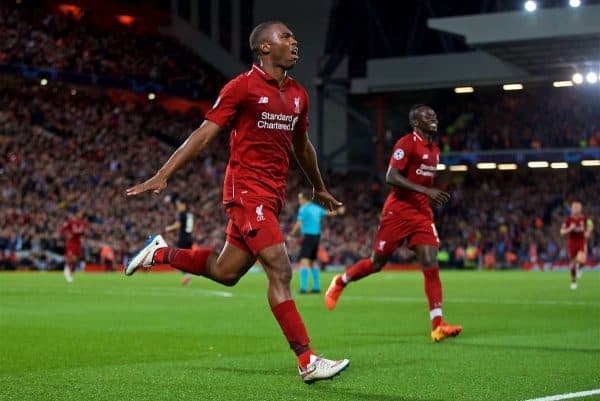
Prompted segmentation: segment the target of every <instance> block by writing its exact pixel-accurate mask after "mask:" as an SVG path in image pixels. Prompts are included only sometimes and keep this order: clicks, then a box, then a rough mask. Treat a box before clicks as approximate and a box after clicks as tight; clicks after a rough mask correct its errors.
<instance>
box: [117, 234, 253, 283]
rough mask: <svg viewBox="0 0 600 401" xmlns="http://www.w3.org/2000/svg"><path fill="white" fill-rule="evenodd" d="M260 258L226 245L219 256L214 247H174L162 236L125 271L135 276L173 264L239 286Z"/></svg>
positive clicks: (152, 240) (181, 268) (136, 257)
mask: <svg viewBox="0 0 600 401" xmlns="http://www.w3.org/2000/svg"><path fill="white" fill-rule="evenodd" d="M255 261H256V257H254V255H252V254H251V253H250V252H248V251H246V250H244V249H241V248H238V247H237V246H234V245H232V244H230V243H229V242H226V243H225V246H224V247H223V249H222V250H221V253H220V254H219V255H217V253H216V252H214V251H213V250H212V249H210V248H194V249H180V248H170V247H168V246H167V243H166V242H165V241H164V239H162V237H161V236H160V235H158V236H154V237H151V239H150V240H149V242H148V243H147V244H146V245H145V246H144V248H142V250H141V251H140V252H138V254H137V255H136V256H134V257H133V258H132V259H131V261H130V262H129V264H128V265H127V268H126V270H125V274H126V275H131V274H133V273H135V271H137V269H139V268H140V267H145V268H151V267H152V266H154V265H155V264H169V265H171V266H172V267H174V268H176V269H179V270H181V271H183V272H185V273H189V274H193V275H197V276H204V277H206V278H208V279H211V280H213V281H216V282H218V283H220V284H223V285H226V286H233V285H235V284H236V283H237V282H238V281H239V279H240V278H241V277H242V276H243V275H244V274H246V272H247V271H248V270H249V269H250V268H251V267H252V265H254V262H255Z"/></svg>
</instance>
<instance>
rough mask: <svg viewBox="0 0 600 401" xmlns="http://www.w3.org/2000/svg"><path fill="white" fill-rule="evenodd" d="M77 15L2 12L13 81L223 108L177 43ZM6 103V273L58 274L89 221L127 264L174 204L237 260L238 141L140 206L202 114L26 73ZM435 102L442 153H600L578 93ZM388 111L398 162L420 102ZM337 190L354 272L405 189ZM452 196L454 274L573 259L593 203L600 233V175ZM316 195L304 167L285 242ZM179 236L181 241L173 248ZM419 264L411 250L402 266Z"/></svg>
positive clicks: (334, 240)
mask: <svg viewBox="0 0 600 401" xmlns="http://www.w3.org/2000/svg"><path fill="white" fill-rule="evenodd" d="M18 3H19V2H17V4H18ZM64 11H65V10H63V12H57V11H56V10H55V11H52V12H51V11H49V10H48V9H46V8H43V7H40V8H35V7H27V8H20V7H16V6H10V7H9V6H6V5H5V4H3V5H0V38H1V40H0V69H2V68H4V69H10V68H13V69H14V68H26V69H29V68H31V69H37V71H49V72H57V71H61V72H68V73H72V74H75V75H74V76H75V77H79V78H81V79H82V80H83V81H85V79H83V78H86V79H91V80H92V81H93V82H100V81H102V80H105V81H106V80H108V81H106V82H109V83H110V82H113V83H114V82H121V81H127V82H134V83H139V84H142V85H146V84H148V85H161V87H163V88H164V93H168V94H180V93H185V95H186V96H187V97H188V98H191V99H195V100H202V101H204V102H212V100H214V98H215V97H216V95H217V93H218V91H219V89H220V88H221V87H222V85H223V83H224V82H225V81H226V80H225V78H224V77H223V76H222V75H221V74H220V73H218V72H217V71H216V70H215V69H214V68H213V67H211V66H210V65H209V64H208V63H206V62H204V61H203V60H202V59H201V58H200V57H198V56H197V55H195V54H194V53H193V52H191V51H190V50H189V49H187V48H185V47H184V46H182V45H181V44H179V42H177V41H176V40H174V39H172V38H170V37H168V36H165V35H161V34H159V33H157V32H156V31H155V32H151V33H145V34H136V35H132V34H131V29H132V28H131V26H127V24H126V23H124V21H119V22H115V23H114V26H110V27H104V28H102V27H100V26H98V25H97V24H93V23H92V22H91V20H90V17H89V15H88V14H87V13H86V12H85V10H83V9H79V8H76V9H74V10H73V11H69V10H67V11H66V12H64ZM3 71H4V70H3ZM10 71H13V70H10ZM21 75H23V74H21ZM25 76H26V74H25ZM90 77H91V78H90ZM111 80H112V81H111ZM105 81H103V82H105ZM86 82H87V81H86ZM109 86H110V85H109ZM0 89H1V90H0V203H1V205H2V207H1V208H0V252H1V253H0V267H4V268H14V267H16V266H17V265H20V264H21V265H28V266H31V267H36V268H39V269H47V268H52V267H55V266H56V265H57V264H58V263H60V257H59V255H61V254H62V249H63V247H64V239H63V238H62V236H61V234H60V227H61V225H62V223H63V222H64V221H65V220H66V219H67V218H68V217H69V216H71V215H75V214H77V213H81V214H82V215H83V217H84V219H85V221H86V222H87V223H88V231H87V233H86V235H85V249H86V260H87V261H88V262H97V261H98V258H99V253H100V250H101V249H102V248H103V247H105V246H109V247H111V248H112V249H114V250H115V251H116V254H117V255H118V256H117V257H118V258H119V259H118V261H119V262H120V261H123V260H124V259H125V258H127V257H128V256H130V255H131V254H132V253H133V252H134V251H135V250H136V249H137V248H138V247H139V246H140V245H141V244H142V243H143V242H144V240H145V238H146V236H147V235H148V234H150V233H155V232H163V231H164V228H165V227H166V226H167V225H168V224H170V223H172V222H173V221H174V220H175V218H176V211H175V207H174V206H173V204H172V202H170V200H169V199H171V198H173V197H174V196H179V197H182V198H184V199H186V200H187V201H188V203H189V207H190V209H191V211H192V212H193V213H194V214H195V216H196V227H195V230H194V239H195V242H196V243H199V244H203V245H209V246H213V247H214V248H215V249H217V250H218V249H219V248H220V247H221V246H222V244H223V242H224V236H225V233H224V229H225V227H226V223H227V216H226V214H225V211H224V208H223V206H222V205H221V196H222V189H221V186H222V181H223V174H224V170H225V167H226V164H227V159H228V155H229V149H228V137H227V135H228V134H227V133H226V132H224V133H223V134H222V135H221V136H220V137H219V138H218V139H217V140H216V141H214V143H213V144H211V146H210V148H209V149H208V151H206V152H205V153H204V154H203V155H202V156H201V157H200V158H199V159H198V160H197V161H195V162H194V163H192V164H191V165H189V166H187V167H186V168H185V169H184V170H183V171H181V172H179V173H178V174H177V175H176V176H175V177H173V179H172V180H171V181H170V183H169V187H168V189H167V191H166V192H165V193H164V194H161V195H160V196H155V195H147V196H146V195H145V196H140V197H134V198H129V199H127V198H126V197H125V195H124V193H125V189H126V188H128V187H129V186H131V185H133V184H135V183H138V182H140V181H142V180H144V179H146V178H148V177H150V176H151V175H152V174H153V173H154V172H155V171H156V169H157V168H158V167H159V166H160V165H162V163H163V162H164V161H165V160H166V158H167V157H168V156H169V155H170V154H171V153H172V152H173V150H174V149H175V148H176V147H177V146H178V145H179V144H180V143H181V142H182V141H183V140H185V138H186V137H187V136H188V134H189V133H190V132H191V131H192V130H193V129H194V128H196V127H197V126H198V125H199V124H200V123H201V121H202V116H203V113H202V110H203V108H202V107H195V108H191V109H189V110H188V111H187V112H185V113H184V112H173V111H172V110H171V111H167V110H166V109H165V108H163V107H162V106H161V104H159V102H153V101H152V99H151V100H150V101H143V102H140V101H134V100H132V99H131V98H130V99H126V98H118V97H115V96H109V95H108V94H107V87H106V86H103V85H92V86H90V85H88V86H85V87H84V86H82V85H75V86H74V85H66V84H63V85H60V84H55V85H50V86H47V85H46V84H40V81H39V77H38V78H37V79H36V80H32V79H27V78H24V77H23V76H21V77H15V76H14V74H13V75H10V74H8V75H0ZM137 100H139V99H137ZM428 103H430V105H431V106H433V108H434V109H435V110H436V111H437V112H438V116H439V120H440V126H441V131H440V133H439V136H440V138H439V145H440V148H441V149H442V152H451V151H481V150H484V151H485V150H507V151H510V150H513V149H533V150H537V149H546V148H588V147H597V146H598V143H599V142H600V119H599V118H598V116H599V115H600V102H598V96H597V95H595V96H590V92H589V91H588V92H586V91H583V90H580V89H578V88H571V89H567V90H555V89H546V88H541V87H540V88H535V87H532V88H530V89H529V88H528V90H527V91H521V92H515V93H502V92H498V91H496V92H494V91H485V90H483V91H478V92H477V93H475V94H472V95H470V96H467V97H457V96H455V95H454V94H451V93H449V92H448V91H440V92H439V95H438V96H435V97H434V98H433V100H432V101H431V102H429V101H428ZM208 104H210V103H208ZM196 106H197V105H196ZM386 107H388V108H389V113H388V114H389V115H390V116H391V117H390V118H389V120H388V125H389V126H388V127H386V129H387V137H386V138H385V139H386V147H387V152H388V155H389V151H390V150H391V145H392V144H393V143H394V142H395V141H396V140H397V139H398V138H399V137H400V136H401V135H403V134H405V133H407V131H408V125H407V121H406V120H407V118H406V114H405V113H403V112H398V110H404V109H406V105H405V104H402V105H399V104H395V103H394V100H393V99H390V102H389V105H387V106H386ZM394 107H397V110H396V109H394ZM205 109H206V106H205V107H204V110H205ZM386 157H388V156H386ZM521 167H522V166H521ZM324 176H325V179H326V182H327V183H328V186H329V188H330V190H331V192H333V193H334V194H335V195H336V196H337V197H339V198H340V199H341V200H343V201H344V202H345V204H346V208H347V213H346V215H345V216H343V217H338V218H331V219H327V220H326V221H325V222H324V227H323V236H322V244H323V251H322V252H321V253H320V255H321V259H322V260H324V261H327V262H328V263H333V264H341V265H345V264H350V263H353V262H354V261H355V260H357V259H359V258H362V257H365V256H367V255H369V254H370V252H371V247H372V239H373V236H374V233H375V230H376V228H377V225H378V218H379V216H378V213H379V212H380V208H381V206H382V204H383V201H384V199H385V197H386V196H387V193H388V191H389V188H388V187H387V186H386V185H385V183H384V182H383V180H382V179H383V176H382V172H376V171H370V172H368V171H365V170H363V173H360V174H357V173H355V172H351V173H348V174H345V175H344V174H340V173H339V172H338V173H333V172H330V171H325V172H324ZM437 183H438V185H439V186H440V187H441V188H442V189H444V190H447V191H449V192H450V193H451V195H452V200H451V201H450V202H449V203H448V204H447V205H445V206H444V207H443V208H442V209H438V210H435V213H436V215H437V216H436V224H437V229H438V232H439V234H440V238H441V250H440V261H441V262H442V263H443V264H446V265H449V266H465V267H482V266H494V265H499V266H508V267H510V266H519V265H520V264H521V263H523V262H538V261H557V260H564V259H565V251H564V245H565V244H564V243H565V240H564V238H561V237H560V236H559V226H560V224H561V222H562V220H563V219H564V217H565V216H566V215H567V214H568V212H569V210H568V207H569V204H570V202H571V201H573V200H580V201H582V202H583V205H584V213H585V214H586V215H587V216H588V217H589V218H591V219H592V220H594V221H595V222H596V224H597V226H598V225H599V224H598V222H599V217H600V203H599V202H598V194H600V175H599V174H598V172H597V168H585V167H574V166H571V167H570V168H568V169H566V170H550V169H541V170H536V171H533V170H527V169H525V170H524V169H523V168H520V169H519V170H517V171H507V172H499V171H492V172H484V171H473V170H472V171H468V172H461V173H458V172H450V171H442V172H439V174H438V178H437ZM306 190H310V188H309V183H308V181H307V180H306V179H305V178H304V177H303V176H302V174H301V172H300V171H299V169H298V168H297V167H296V165H295V163H293V162H292V168H291V170H290V174H289V178H288V202H287V204H286V206H285V208H284V210H283V211H282V215H281V223H282V226H283V227H282V228H283V230H284V232H288V231H289V230H290V229H291V227H292V225H293V224H294V222H295V219H296V213H297V209H298V204H297V197H296V195H297V193H298V192H299V191H306ZM598 237H599V236H598V235H595V236H593V237H592V239H591V242H590V255H589V257H590V258H591V259H592V260H600V240H599V238H598ZM167 238H168V239H169V240H170V241H171V242H174V240H175V237H174V236H173V234H169V235H168V236H167ZM288 247H289V250H290V254H291V255H292V257H295V255H296V254H297V253H298V251H299V239H293V240H291V241H289V243H288ZM410 260H412V254H411V252H410V251H408V250H406V249H401V250H399V251H398V252H397V254H396V255H394V258H393V261H395V262H406V261H410Z"/></svg>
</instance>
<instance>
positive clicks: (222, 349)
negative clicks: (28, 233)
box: [0, 271, 600, 401]
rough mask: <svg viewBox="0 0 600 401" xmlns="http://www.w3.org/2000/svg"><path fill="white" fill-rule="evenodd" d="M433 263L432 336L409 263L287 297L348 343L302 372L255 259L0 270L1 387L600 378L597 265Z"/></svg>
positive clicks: (123, 396) (4, 390) (405, 387)
mask: <svg viewBox="0 0 600 401" xmlns="http://www.w3.org/2000/svg"><path fill="white" fill-rule="evenodd" d="M441 277H442V282H443V284H444V301H445V302H444V316H445V318H446V319H447V320H448V321H449V322H450V323H455V324H462V325H463V327H464V331H463V333H462V334H461V335H460V336H459V337H457V338H455V339H450V340H447V341H445V342H442V343H439V344H435V343H432V342H431V340H430V337H429V334H430V333H429V332H430V330H429V314H428V310H427V303H426V300H425V296H424V294H423V281H422V275H421V274H420V273H419V272H411V273H381V274H379V275H375V276H372V277H369V278H367V279H365V280H363V281H361V282H359V283H354V284H352V285H351V286H350V287H348V288H347V290H346V292H345V293H344V294H343V295H342V297H341V299H340V302H339V303H338V308H337V309H336V310H335V311H333V312H329V311H328V310H326V308H325V306H324V303H323V299H322V297H321V296H316V295H305V296H299V297H297V298H296V302H297V305H298V308H299V310H300V312H301V313H302V315H303V317H304V321H305V323H306V325H307V327H308V331H309V334H310V336H311V339H312V346H313V347H314V349H315V350H316V351H317V352H319V353H322V354H323V355H324V356H326V357H331V358H342V357H346V358H350V359H351V365H350V367H349V368H348V369H347V370H346V371H345V372H343V373H342V374H341V375H340V376H338V377H336V378H335V379H334V380H333V381H323V382H318V383H316V384H314V385H311V386H307V385H305V384H304V383H302V382H301V381H300V379H299V377H298V374H297V370H296V365H295V364H296V360H295V358H294V356H293V354H292V352H291V351H290V350H289V349H288V346H287V343H286V342H285V340H284V337H283V336H282V334H281V332H280V330H279V327H278V326H277V324H276V322H275V320H274V318H273V316H272V315H271V312H270V310H269V308H268V304H267V300H266V278H265V276H264V275H263V274H261V273H257V274H248V275H247V276H246V277H244V278H243V279H242V281H241V282H240V283H239V284H238V285H237V286H236V287H233V288H227V287H222V286H219V285H217V284H214V283H211V282H209V281H208V280H206V279H203V278H200V277H198V278H194V279H193V280H192V282H191V284H190V285H189V286H188V287H181V285H180V284H179V280H180V278H181V275H177V274H170V273H138V274H136V275H135V276H133V277H125V276H123V275H122V274H117V273H115V274H76V275H75V282H74V283H73V284H67V283H65V281H64V280H63V277H62V274H60V273H4V274H0V400H19V401H21V400H152V401H156V400H244V401H249V400H361V401H371V400H382V401H392V400H402V401H408V400H415V401H421V400H422V401H425V400H432V401H433V400H435V401H438V400H439V401H444V400H526V399H530V398H536V397H542V396H548V395H554V394H564V393H571V392H578V391H585V390H593V389H597V388H600V273H596V272H586V273H584V275H583V277H582V278H581V280H580V281H579V289H577V290H576V291H571V290H569V278H568V273H532V272H529V273H528V272H454V271H443V272H442V273H441ZM296 279H297V278H296V277H295V278H294V280H296ZM330 279H331V275H329V274H325V275H324V276H323V286H324V287H326V286H327V285H328V283H329V280H330ZM294 288H295V289H297V282H294ZM592 399H599V398H594V397H588V398H585V401H588V400H592Z"/></svg>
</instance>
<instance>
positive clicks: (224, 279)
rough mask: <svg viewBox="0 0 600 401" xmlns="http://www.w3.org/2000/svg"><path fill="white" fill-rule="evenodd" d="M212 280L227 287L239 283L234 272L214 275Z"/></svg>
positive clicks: (238, 277)
mask: <svg viewBox="0 0 600 401" xmlns="http://www.w3.org/2000/svg"><path fill="white" fill-rule="evenodd" d="M214 279H215V280H216V281H218V282H219V283H221V284H223V285H225V286H227V287H233V286H234V285H236V284H237V282H238V281H240V276H239V274H237V273H236V272H221V273H218V274H216V275H215V276H214Z"/></svg>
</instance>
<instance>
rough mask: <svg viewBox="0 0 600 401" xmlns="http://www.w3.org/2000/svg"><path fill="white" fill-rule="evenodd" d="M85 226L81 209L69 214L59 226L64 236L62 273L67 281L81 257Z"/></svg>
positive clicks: (71, 276)
mask: <svg viewBox="0 0 600 401" xmlns="http://www.w3.org/2000/svg"><path fill="white" fill-rule="evenodd" d="M86 228H87V225H86V224H85V221H83V213H82V212H81V211H79V212H77V213H76V214H75V215H72V216H69V218H68V219H67V221H65V222H64V223H63V225H62V227H61V228H60V233H61V234H62V236H63V237H64V238H65V267H64V270H63V273H64V275H65V280H67V282H68V283H72V282H73V273H74V272H75V269H76V268H77V264H78V263H79V262H80V261H81V258H82V257H83V247H82V243H81V240H82V237H83V235H84V234H85V230H86Z"/></svg>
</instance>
